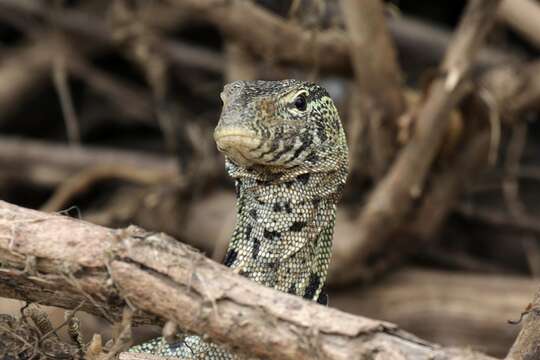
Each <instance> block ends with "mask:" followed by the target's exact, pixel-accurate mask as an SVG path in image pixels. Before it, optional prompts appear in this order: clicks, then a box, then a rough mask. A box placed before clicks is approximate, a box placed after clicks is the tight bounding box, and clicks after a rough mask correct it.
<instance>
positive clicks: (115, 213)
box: [0, 0, 540, 359]
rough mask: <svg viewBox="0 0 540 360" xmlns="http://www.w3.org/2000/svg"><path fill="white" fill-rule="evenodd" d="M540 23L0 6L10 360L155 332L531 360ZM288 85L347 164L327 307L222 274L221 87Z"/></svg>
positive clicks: (506, 15)
mask: <svg viewBox="0 0 540 360" xmlns="http://www.w3.org/2000/svg"><path fill="white" fill-rule="evenodd" d="M441 6H442V5H441ZM539 24H540V5H539V4H538V3H537V2H535V1H533V0H503V1H500V0H469V1H468V2H467V5H466V7H465V8H464V9H463V12H462V14H461V16H460V18H459V21H458V24H457V26H456V27H455V29H454V30H453V31H452V32H450V31H447V30H443V29H442V28H440V27H437V26H436V25H433V24H428V23H425V22H422V21H419V20H415V19H412V18H410V17H408V16H407V14H401V13H399V11H398V10H397V9H396V8H395V7H394V6H391V5H388V4H386V3H384V2H383V1H380V0H364V1H356V0H339V1H338V0H333V1H326V2H325V1H317V0H293V1H285V0H283V1H280V0H276V1H257V2H252V1H244V0H161V1H137V0H114V1H105V0H103V1H102V0H97V1H96V0H93V1H83V0H75V1H59V0H55V1H52V0H0V199H2V201H0V297H2V298H5V299H0V308H4V306H3V304H5V305H6V308H7V305H9V306H11V307H12V308H17V309H18V308H21V310H20V313H19V312H15V313H11V314H7V311H1V312H2V313H5V314H4V315H0V357H1V356H8V355H11V356H24V357H27V358H31V357H32V356H34V358H47V356H52V357H65V358H82V357H86V358H88V359H106V358H109V359H111V358H114V357H115V356H120V358H123V359H136V358H139V359H142V358H145V357H144V356H139V355H129V354H126V353H122V351H124V350H126V349H127V348H128V347H129V346H130V345H131V344H133V342H134V341H140V339H141V337H140V334H138V333H137V327H136V326H135V325H144V324H146V325H148V324H154V325H159V326H160V331H161V327H162V328H163V330H162V331H163V334H164V335H165V336H166V337H171V338H172V337H174V336H175V335H174V334H175V333H177V332H179V333H181V334H184V333H186V332H188V333H196V334H201V335H204V336H205V337H208V338H209V339H211V340H212V341H215V342H218V343H221V344H223V345H224V346H227V347H229V348H231V349H233V350H234V351H237V352H238V353H241V354H245V355H246V356H257V357H262V358H276V359H314V358H321V359H354V358H366V359H367V358H369V359H371V358H380V359H418V358H421V359H422V358H425V359H427V358H437V359H439V358H440V359H488V358H490V356H497V357H504V356H507V358H508V359H525V358H530V359H534V358H540V346H539V344H540V292H537V291H538V285H540V282H539V281H538V277H539V276H540V206H539V205H538V204H539V202H538V199H539V197H540V192H539V191H538V182H539V181H540V160H539V159H540V156H539V155H538V154H540V152H539V150H540V134H539V133H538V125H537V124H536V122H535V120H536V119H537V118H538V114H539V110H540V61H539V60H538V59H536V58H535V54H538V48H539V47H540V25H539ZM509 29H510V30H509ZM290 77H294V78H302V79H310V80H314V81H319V82H321V83H322V84H323V85H325V86H326V87H327V88H328V90H329V91H330V93H331V94H332V96H333V97H334V98H335V100H336V103H337V104H338V107H339V109H340V113H341V115H342V118H343V121H344V123H345V126H346V131H347V135H348V140H349V146H350V149H351V177H350V181H349V183H348V185H347V188H346V193H345V196H344V199H343V205H342V206H341V208H340V209H339V214H338V220H337V227H336V235H335V241H334V243H335V244H334V255H333V260H332V264H331V269H330V276H329V282H328V287H329V293H330V305H331V307H330V308H325V307H322V306H319V305H316V304H311V303H308V302H306V301H304V300H302V299H299V298H295V297H293V296H290V295H287V294H281V293H278V292H275V291H273V290H271V289H266V288H262V287H261V286H258V285H257V284H254V283H251V282H249V281H247V280H245V279H243V278H241V277H239V276H238V275H236V274H233V273H231V272H230V271H229V270H228V269H226V268H225V267H223V266H221V265H219V264H218V263H219V262H220V261H221V259H222V258H223V255H224V252H225V249H226V247H227V243H228V238H229V235H230V230H231V228H232V226H233V224H234V220H235V219H234V211H233V209H234V206H235V204H234V194H233V191H232V185H231V182H230V179H228V178H227V177H226V174H225V171H224V170H223V159H222V156H221V155H220V154H218V152H217V151H216V149H215V145H214V144H213V141H212V136H211V132H212V129H213V126H214V125H215V123H216V121H217V119H218V117H219V111H220V101H219V92H220V91H221V88H222V87H223V84H224V83H225V82H228V81H231V80H236V79H259V78H262V79H281V78H290ZM28 208H33V209H36V210H39V211H36V210H30V209H28ZM130 224H136V225H137V226H131V227H130V226H129V225H130ZM143 228H144V229H145V230H143ZM113 229H120V230H113ZM164 233H166V234H168V235H164ZM171 236H172V237H171ZM186 244H187V245H186ZM195 248H196V249H197V250H195ZM205 255H206V256H205ZM209 258H211V259H213V260H214V261H213V260H211V259H209ZM535 292H537V293H536V296H535V295H534V294H535ZM7 298H12V299H18V300H22V301H25V302H27V304H26V305H25V304H24V303H23V302H21V303H13V302H9V301H8V300H7ZM30 303H32V305H29V304H30ZM37 304H41V305H50V306H55V307H59V308H64V309H69V310H71V311H70V312H68V313H66V315H65V318H61V319H56V318H54V316H53V315H51V314H54V313H55V311H56V313H58V310H52V312H51V311H49V313H46V312H44V310H43V309H42V308H40V307H39V306H37ZM23 305H24V306H23ZM337 309H340V310H337ZM344 311H346V312H348V313H346V312H344ZM82 312H86V313H90V314H93V315H94V316H95V317H96V319H97V318H99V319H104V322H101V323H99V324H100V325H99V326H94V325H92V324H96V320H92V321H91V320H86V321H85V319H89V318H88V317H84V318H83V317H80V318H81V319H83V320H82V321H80V320H79V315H78V313H82ZM352 314H356V315H352ZM520 314H521V316H520ZM360 315H361V316H360ZM368 317H369V318H374V319H381V320H371V319H369V318H368ZM520 317H521V318H520ZM49 318H51V319H52V320H53V321H52V323H51V321H50V319H49ZM508 320H512V321H514V323H512V324H510V323H508ZM102 321H103V320H102ZM111 329H112V330H111ZM60 330H61V331H66V330H67V332H66V334H65V336H64V334H63V333H61V332H60ZM111 331H112V339H111V340H110V341H106V340H107V339H106V337H107V336H106V335H105V334H109V333H110V332H111ZM160 331H158V333H159V332H160ZM413 333H414V334H415V335H412V334H413ZM146 335H148V334H146ZM151 335H152V336H155V335H156V334H155V333H154V334H151ZM417 336H418V337H417ZM421 338H422V339H426V340H422V339H421ZM436 343H440V344H443V345H436ZM512 344H513V345H512ZM121 353H122V355H119V354H121Z"/></svg>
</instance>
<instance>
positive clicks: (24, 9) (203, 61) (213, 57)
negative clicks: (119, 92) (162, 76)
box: [0, 0, 223, 72]
mask: <svg viewBox="0 0 540 360" xmlns="http://www.w3.org/2000/svg"><path fill="white" fill-rule="evenodd" d="M0 10H1V11H5V12H11V13H13V14H14V16H21V15H22V16H28V15H31V16H36V17H38V18H40V19H43V20H45V21H47V22H49V23H51V24H53V25H54V26H56V27H57V28H58V29H61V30H62V31H64V32H68V33H70V34H73V35H77V36H80V37H86V38H90V39H92V40H93V43H94V46H101V47H103V46H115V45H116V42H115V39H114V36H113V35H114V34H113V32H112V30H111V29H110V26H109V25H108V24H107V22H106V21H105V19H103V18H101V17H98V16H96V15H92V14H91V13H88V12H83V11H80V10H73V9H51V8H50V7H49V6H47V4H46V3H43V2H37V1H27V0H24V1H18V0H15V1H13V0H0ZM150 12H152V11H150ZM147 17H148V16H147ZM147 17H146V18H147ZM162 25H163V26H165V25H167V24H162ZM168 25H169V26H174V25H175V22H174V21H173V22H172V23H168ZM157 48H158V50H160V51H161V53H162V54H163V55H166V56H167V58H168V59H169V60H170V61H172V62H174V63H176V64H181V65H189V66H193V67H195V68H198V69H204V70H206V71H212V72H222V70H223V59H222V56H221V55H220V54H218V53H215V52H213V51H211V50H207V49H204V48H201V47H197V46H192V45H189V44H186V43H182V42H179V41H170V40H167V39H161V41H160V42H159V44H157Z"/></svg>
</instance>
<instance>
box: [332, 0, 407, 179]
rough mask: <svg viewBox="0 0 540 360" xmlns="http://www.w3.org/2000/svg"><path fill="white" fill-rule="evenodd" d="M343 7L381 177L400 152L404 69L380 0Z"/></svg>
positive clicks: (347, 1)
mask: <svg viewBox="0 0 540 360" xmlns="http://www.w3.org/2000/svg"><path fill="white" fill-rule="evenodd" d="M340 4H341V9H342V13H343V17H344V20H345V24H346V27H347V30H348V36H349V39H350V43H351V50H350V52H351V55H352V59H353V69H354V73H355V79H356V87H357V88H358V95H357V96H359V101H358V102H359V106H360V109H358V111H359V113H360V114H363V115H364V116H363V117H364V118H365V120H364V121H365V122H366V123H367V124H368V125H369V130H370V131H369V132H370V139H371V140H372V141H373V143H372V144H371V146H370V153H371V154H372V160H373V166H374V169H375V171H374V172H375V175H376V177H378V178H380V177H382V175H383V174H384V173H385V171H386V170H387V168H388V166H389V165H390V163H391V161H392V158H393V157H394V155H395V152H396V151H397V119H398V117H399V115H401V113H402V112H403V111H404V109H405V100H404V98H403V95H402V89H401V78H402V75H401V70H400V68H399V65H398V63H397V58H396V51H395V49H394V45H393V43H392V42H391V39H390V34H389V32H388V29H387V27H386V20H385V17H384V5H383V3H382V2H381V1H380V0H369V1H363V2H358V1H356V0H342V1H341V3H340Z"/></svg>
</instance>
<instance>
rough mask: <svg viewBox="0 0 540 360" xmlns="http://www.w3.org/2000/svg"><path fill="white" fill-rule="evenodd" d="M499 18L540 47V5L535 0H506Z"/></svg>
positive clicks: (502, 4) (500, 9)
mask: <svg viewBox="0 0 540 360" xmlns="http://www.w3.org/2000/svg"><path fill="white" fill-rule="evenodd" d="M498 15H499V18H500V19H501V20H502V21H504V22H506V23H507V24H508V25H509V26H511V27H512V28H514V29H515V30H517V31H518V32H519V33H521V34H523V36H524V37H525V38H526V39H527V40H529V41H530V42H532V43H533V45H534V46H536V47H537V48H540V6H539V5H538V2H536V1H533V0H504V1H502V2H501V6H500V8H499V14H498Z"/></svg>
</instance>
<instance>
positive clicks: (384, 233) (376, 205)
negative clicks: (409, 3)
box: [335, 0, 498, 281]
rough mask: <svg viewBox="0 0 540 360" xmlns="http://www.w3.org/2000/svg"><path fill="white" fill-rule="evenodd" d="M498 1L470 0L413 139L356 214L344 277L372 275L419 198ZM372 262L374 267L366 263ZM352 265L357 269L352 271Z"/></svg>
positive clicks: (422, 110) (426, 102) (342, 263)
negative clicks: (392, 238)
mask: <svg viewBox="0 0 540 360" xmlns="http://www.w3.org/2000/svg"><path fill="white" fill-rule="evenodd" d="M497 5H498V1H490V0H472V1H470V2H469V3H468V5H467V8H466V10H465V15H464V17H463V19H462V20H461V22H460V25H459V26H458V29H457V30H456V33H455V36H454V38H453V40H452V43H451V44H450V47H449V49H448V52H447V54H446V57H445V60H444V61H443V64H442V66H441V69H440V72H441V75H440V77H439V78H438V79H436V80H435V81H433V83H432V84H431V87H430V89H429V93H428V96H427V98H426V100H425V103H424V104H423V107H422V108H421V109H420V112H419V115H418V119H417V121H416V125H415V126H416V127H415V131H414V133H413V136H412V138H411V141H410V142H409V143H408V144H407V146H406V147H405V148H404V149H403V150H402V151H401V152H400V154H399V156H398V158H397V159H396V161H395V162H394V164H393V165H392V167H391V168H390V170H389V172H388V174H387V175H386V176H385V177H384V178H383V179H382V180H381V181H380V182H379V183H378V185H377V187H376V188H375V189H374V191H373V193H372V194H371V196H370V198H369V200H368V203H367V204H366V206H365V207H364V209H363V210H362V212H361V213H360V215H359V218H358V224H359V227H358V228H359V235H358V237H357V238H356V240H355V243H354V244H351V245H352V247H353V249H349V251H348V252H346V253H342V254H341V255H342V256H343V258H342V261H341V262H340V263H335V265H336V266H337V267H341V268H342V269H347V270H344V271H339V272H341V273H343V274H346V276H345V275H344V277H343V279H342V280H343V281H349V280H351V279H353V278H355V277H361V276H362V275H366V274H371V273H372V272H371V271H368V270H367V269H369V268H370V267H373V264H374V263H375V264H376V263H377V261H378V259H377V258H379V257H380V256H379V255H380V253H381V249H382V248H386V245H385V244H386V240H387V239H388V237H389V236H391V234H392V233H393V232H394V231H395V230H396V229H397V227H398V226H399V225H400V224H401V223H402V222H403V219H404V218H405V216H406V214H407V213H408V212H409V210H410V209H411V206H412V205H413V202H414V200H415V199H418V198H419V196H420V195H421V194H422V193H423V187H424V181H425V179H426V178H427V175H428V173H429V170H430V167H431V164H432V162H433V159H434V158H435V156H436V155H437V152H438V151H439V148H440V146H441V143H442V141H443V137H444V134H445V132H446V131H447V129H448V118H449V116H448V115H449V113H450V111H451V110H452V109H453V107H454V106H455V105H456V104H457V102H458V101H459V100H460V99H461V98H462V97H463V95H464V94H465V91H464V90H465V89H464V86H463V84H464V80H465V77H466V75H467V73H468V72H469V70H470V69H471V65H472V63H473V61H474V55H475V54H476V51H477V50H478V48H479V46H480V44H481V43H482V41H483V39H484V37H485V35H486V33H487V32H488V30H489V29H490V28H491V25H492V24H493V23H494V18H495V14H496V11H497ZM351 250H352V251H351ZM367 264H371V266H367ZM351 269H354V271H351Z"/></svg>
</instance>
